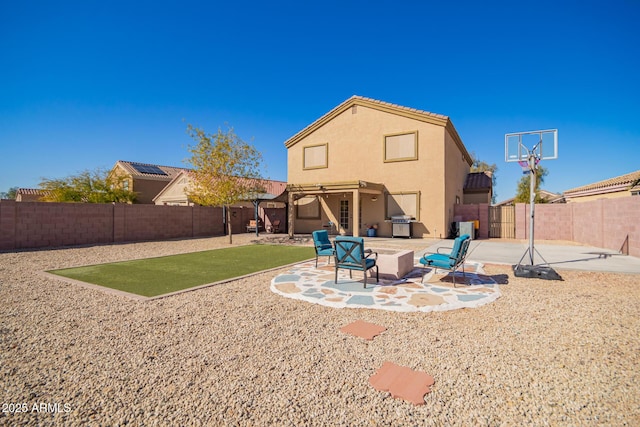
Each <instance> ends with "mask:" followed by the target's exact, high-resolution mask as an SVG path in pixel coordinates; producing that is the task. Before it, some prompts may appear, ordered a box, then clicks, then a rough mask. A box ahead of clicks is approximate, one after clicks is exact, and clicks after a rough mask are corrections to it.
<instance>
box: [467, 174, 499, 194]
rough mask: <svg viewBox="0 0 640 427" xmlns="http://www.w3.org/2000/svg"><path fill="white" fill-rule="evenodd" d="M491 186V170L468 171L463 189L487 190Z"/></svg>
mask: <svg viewBox="0 0 640 427" xmlns="http://www.w3.org/2000/svg"><path fill="white" fill-rule="evenodd" d="M491 187H492V182H491V172H488V171H486V172H470V173H468V174H467V178H466V179H465V181H464V187H463V189H464V190H465V191H474V190H475V191H478V190H483V191H484V190H489V189H491Z"/></svg>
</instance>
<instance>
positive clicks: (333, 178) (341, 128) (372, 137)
mask: <svg viewBox="0 0 640 427" xmlns="http://www.w3.org/2000/svg"><path fill="white" fill-rule="evenodd" d="M415 131H417V133H418V160H411V161H401V162H384V152H383V151H384V136H385V135H390V134H397V133H404V132H415ZM318 144H328V167H327V168H322V169H309V170H303V148H304V147H307V146H311V145H318ZM445 156H447V158H448V159H447V162H446V163H445V161H444V158H445ZM287 159H288V178H287V180H288V183H289V184H290V185H292V184H315V183H327V182H342V181H357V180H362V181H369V182H374V183H380V184H384V185H385V187H386V191H388V192H391V193H396V192H417V191H419V192H420V195H421V196H420V200H419V203H420V210H419V221H420V222H419V223H414V225H413V235H414V236H416V237H434V236H435V237H437V236H439V235H442V236H446V234H447V230H448V226H447V225H446V223H447V222H448V221H449V218H451V217H452V215H453V204H454V203H455V197H456V195H458V196H459V197H460V200H462V186H463V184H464V179H465V177H466V174H467V173H468V172H469V165H468V163H467V162H466V161H464V159H463V156H462V152H461V151H460V149H459V148H458V147H457V145H456V144H455V142H454V140H453V138H452V137H451V136H450V135H448V132H447V130H446V128H445V127H444V126H442V125H438V124H431V123H425V122H421V121H418V120H415V119H412V118H408V117H403V116H401V115H396V114H392V113H388V112H383V111H379V110H376V109H373V108H368V107H365V106H361V105H358V106H357V109H356V113H355V114H354V113H353V109H352V108H348V109H346V110H345V111H344V112H342V113H341V114H339V115H337V116H336V117H334V118H333V119H332V120H331V121H329V122H327V123H326V124H324V126H322V127H320V128H318V129H316V130H315V131H314V132H312V133H310V134H309V135H306V136H305V137H304V138H303V139H301V140H299V141H298V142H296V143H295V144H294V145H292V146H290V147H289V149H288V151H287ZM340 197H344V195H341V194H337V195H335V194H334V195H330V196H329V197H328V199H327V198H325V201H326V203H327V204H328V206H330V207H331V211H332V212H333V213H334V214H335V215H337V214H338V212H339V203H340V202H339V199H340ZM347 197H352V194H351V193H348V194H347ZM371 199H372V196H371V195H364V196H362V198H361V206H362V210H361V216H362V224H364V223H367V224H370V223H374V222H375V223H378V226H379V231H378V234H379V235H387V236H390V235H391V224H389V223H384V209H385V200H384V195H380V196H378V200H377V201H375V202H373V201H372V200H371ZM351 211H352V212H353V208H352V209H351ZM328 220H329V218H327V217H326V215H325V214H323V218H321V219H319V220H300V219H296V228H295V229H296V232H301V233H308V232H311V231H313V230H315V229H318V228H319V227H321V226H322V225H323V224H326V222H327V221H328ZM361 230H362V228H361ZM360 233H362V231H361V232H360Z"/></svg>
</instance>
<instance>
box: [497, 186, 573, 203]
mask: <svg viewBox="0 0 640 427" xmlns="http://www.w3.org/2000/svg"><path fill="white" fill-rule="evenodd" d="M538 195H539V196H540V197H542V198H543V199H545V200H546V201H547V203H564V197H563V196H562V194H558V193H552V192H551V191H547V190H538ZM514 200H515V197H512V198H510V199H506V200H503V201H501V202H500V203H496V204H495V205H494V206H510V205H513V201H514Z"/></svg>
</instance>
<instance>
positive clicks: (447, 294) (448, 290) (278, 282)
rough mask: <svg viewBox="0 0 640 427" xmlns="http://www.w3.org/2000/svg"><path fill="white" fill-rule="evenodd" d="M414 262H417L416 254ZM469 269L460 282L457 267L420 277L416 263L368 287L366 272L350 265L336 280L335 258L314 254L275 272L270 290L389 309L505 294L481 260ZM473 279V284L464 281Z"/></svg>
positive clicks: (474, 301)
mask: <svg viewBox="0 0 640 427" xmlns="http://www.w3.org/2000/svg"><path fill="white" fill-rule="evenodd" d="M415 261H416V262H415V263H414V264H417V259H416V260H415ZM465 271H466V274H465V276H464V277H463V276H462V272H458V273H456V283H457V287H454V286H453V276H452V273H449V272H445V271H442V270H439V271H436V270H435V269H429V270H428V271H427V273H426V274H425V277H424V283H421V278H422V268H421V267H418V266H415V267H414V268H413V270H412V271H410V272H409V273H408V274H406V275H405V276H404V277H403V278H401V279H390V278H386V277H385V278H382V277H381V279H380V281H379V282H378V283H375V273H374V276H373V277H374V279H373V280H371V279H369V280H368V281H367V288H366V289H365V288H363V275H362V273H361V272H354V274H353V278H352V279H351V278H349V273H348V272H347V271H346V270H340V271H339V272H338V283H335V282H334V278H335V267H334V266H333V264H327V263H326V261H325V262H324V263H322V262H320V263H319V264H318V268H316V267H315V260H312V261H307V262H303V263H300V264H296V265H294V266H292V267H290V268H289V270H288V271H286V272H285V273H282V274H280V275H278V276H276V277H274V278H273V280H272V281H271V290H272V291H273V292H275V293H277V294H279V295H282V296H284V297H287V298H293V299H298V300H302V301H306V302H309V303H313V304H321V305H324V306H328V307H334V308H369V309H378V310H389V311H403V312H410V311H422V312H430V311H447V310H456V309H459V308H476V307H480V306H482V305H484V304H488V303H490V302H492V301H495V300H496V299H498V298H499V297H500V296H501V292H500V288H499V286H498V283H497V282H496V281H495V280H494V279H493V278H492V277H491V276H488V275H486V274H484V271H483V270H482V265H481V264H480V263H477V262H473V261H467V262H466V263H465ZM465 281H466V283H469V284H470V285H469V286H466V285H464V284H462V282H465Z"/></svg>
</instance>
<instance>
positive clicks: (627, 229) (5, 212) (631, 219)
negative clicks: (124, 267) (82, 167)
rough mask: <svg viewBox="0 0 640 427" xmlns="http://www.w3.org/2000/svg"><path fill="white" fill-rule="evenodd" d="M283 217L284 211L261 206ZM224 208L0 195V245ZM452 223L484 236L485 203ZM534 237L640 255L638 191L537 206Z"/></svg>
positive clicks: (185, 223) (157, 230) (132, 234)
mask: <svg viewBox="0 0 640 427" xmlns="http://www.w3.org/2000/svg"><path fill="white" fill-rule="evenodd" d="M264 212H265V216H268V217H269V218H270V219H271V220H273V219H275V218H278V219H280V220H281V222H282V223H285V220H286V212H285V209H281V208H280V209H265V210H264ZM231 214H232V227H233V232H234V233H244V232H245V231H246V229H245V225H246V224H247V223H248V222H249V220H250V219H253V217H254V211H253V209H251V208H232V210H231ZM222 215H223V211H222V209H221V208H213V207H203V206H156V205H126V204H115V205H114V204H85V203H44V202H15V201H13V200H1V201H0V250H14V249H30V248H43V247H59V246H74V245H90V244H108V243H122V242H136V241H145V240H166V239H176V238H191V237H210V236H222V235H224V233H225V230H224V225H223V218H222ZM515 216H516V224H515V229H516V230H515V231H516V234H515V235H516V239H528V238H529V205H528V204H522V203H520V204H517V205H516V206H515ZM454 217H455V220H456V221H472V220H479V222H480V229H479V230H478V236H477V238H480V239H486V238H488V237H489V205H488V204H486V203H483V204H475V205H456V206H455V209H454ZM535 238H536V239H540V240H567V241H574V242H578V243H583V244H587V245H591V246H596V247H600V248H606V249H610V250H613V251H620V252H622V253H625V254H629V255H632V256H635V257H640V197H623V198H618V199H601V200H594V201H591V202H584V203H567V204H539V205H536V209H535Z"/></svg>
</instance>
